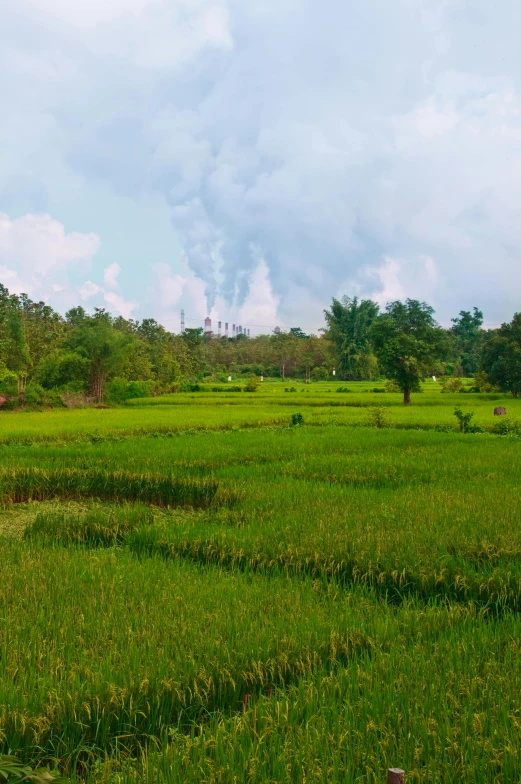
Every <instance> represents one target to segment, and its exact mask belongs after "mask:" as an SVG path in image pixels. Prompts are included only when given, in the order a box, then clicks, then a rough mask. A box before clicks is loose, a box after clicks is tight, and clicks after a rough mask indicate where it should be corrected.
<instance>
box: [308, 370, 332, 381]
mask: <svg viewBox="0 0 521 784" xmlns="http://www.w3.org/2000/svg"><path fill="white" fill-rule="evenodd" d="M311 378H312V379H313V381H327V380H328V379H329V371H328V369H327V368H325V367H314V368H313V369H312V371H311Z"/></svg>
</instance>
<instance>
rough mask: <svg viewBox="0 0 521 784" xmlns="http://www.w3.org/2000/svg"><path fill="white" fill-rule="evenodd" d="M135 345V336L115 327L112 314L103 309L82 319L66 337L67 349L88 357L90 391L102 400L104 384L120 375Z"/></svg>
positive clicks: (97, 398)
mask: <svg viewBox="0 0 521 784" xmlns="http://www.w3.org/2000/svg"><path fill="white" fill-rule="evenodd" d="M135 347H136V338H135V337H134V335H132V334H126V333H124V332H120V331H118V330H117V329H115V328H114V325H113V323H112V319H111V317H110V315H109V314H108V313H106V312H105V311H104V310H100V309H96V311H95V313H94V316H87V317H85V318H83V319H81V320H79V321H78V322H77V325H76V326H75V327H73V329H72V330H71V332H70V333H69V335H68V337H67V340H66V348H69V349H70V350H72V351H74V352H77V353H79V354H81V355H82V356H84V357H85V358H86V359H88V362H89V365H88V368H89V373H88V376H89V386H90V392H91V395H92V396H93V397H94V398H95V399H96V400H102V399H103V393H104V388H105V383H106V382H107V381H109V380H110V379H111V378H114V377H115V376H118V375H120V373H121V371H122V369H123V368H124V367H125V365H126V363H127V362H128V360H129V357H130V356H131V354H132V352H133V351H134V350H135Z"/></svg>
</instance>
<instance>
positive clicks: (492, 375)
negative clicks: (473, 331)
mask: <svg viewBox="0 0 521 784" xmlns="http://www.w3.org/2000/svg"><path fill="white" fill-rule="evenodd" d="M481 363H482V369H483V370H484V371H485V372H486V373H487V375H488V378H489V379H490V381H491V382H492V384H497V385H498V386H499V387H500V388H501V389H502V390H504V391H508V392H510V393H511V394H512V395H513V397H518V396H519V395H520V394H521V313H516V314H515V315H514V318H513V319H512V321H511V322H510V324H502V325H501V327H500V328H499V330H498V331H497V334H496V335H495V336H494V337H492V338H490V340H488V341H487V342H486V343H485V345H484V346H483V353H482V360H481Z"/></svg>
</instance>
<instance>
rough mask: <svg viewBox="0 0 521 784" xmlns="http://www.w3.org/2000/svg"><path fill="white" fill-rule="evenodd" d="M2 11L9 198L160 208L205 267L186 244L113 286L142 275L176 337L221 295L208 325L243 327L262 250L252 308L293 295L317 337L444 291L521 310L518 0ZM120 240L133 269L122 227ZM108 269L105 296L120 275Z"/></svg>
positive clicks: (93, 5)
mask: <svg viewBox="0 0 521 784" xmlns="http://www.w3.org/2000/svg"><path fill="white" fill-rule="evenodd" d="M4 6H5V8H3V9H2V12H1V13H2V15H3V17H4V20H5V22H4V24H2V26H1V27H0V45H3V49H4V51H6V52H7V54H6V55H5V56H4V60H3V63H4V68H3V69H0V82H2V93H3V94H4V93H5V96H6V98H5V100H4V103H3V109H4V114H5V116H6V118H7V119H6V121H5V123H4V124H3V126H2V128H1V129H0V135H1V137H2V138H1V142H2V143H1V145H0V156H1V157H0V169H1V170H2V171H3V172H5V177H4V178H2V177H1V176H0V196H1V197H2V204H4V203H8V200H9V199H10V198H12V199H13V200H15V201H16V199H18V198H21V199H22V200H23V199H26V200H28V199H29V198H33V199H34V200H35V201H38V203H40V202H42V203H45V200H46V199H47V198H48V199H50V198H51V195H48V194H47V190H49V191H50V192H52V198H54V199H55V200H56V203H57V204H61V205H62V208H63V210H64V214H70V213H69V212H68V210H69V209H70V210H71V212H72V211H73V210H74V207H73V206H71V205H73V204H74V198H72V196H71V194H73V192H74V193H76V185H77V186H78V189H80V188H85V190H86V191H89V193H92V194H93V198H94V199H95V195H96V193H97V191H96V188H97V184H98V183H99V182H100V181H101V180H105V181H106V182H107V183H108V185H109V187H111V188H112V189H113V191H114V192H115V193H116V194H117V195H118V197H121V200H122V203H123V202H124V200H125V199H133V200H134V202H135V203H139V200H140V197H142V195H143V194H145V195H149V194H150V193H151V192H153V193H154V194H158V193H159V194H162V195H163V196H164V199H165V200H166V201H167V202H168V204H169V205H170V208H171V212H172V221H173V225H174V227H175V229H176V232H177V236H178V238H179V241H180V243H181V245H182V251H184V254H185V256H186V259H187V260H188V265H189V269H188V268H187V267H186V265H185V262H184V261H183V259H182V255H181V252H179V251H178V248H177V245H176V243H175V241H174V242H173V246H174V250H172V249H170V248H165V249H164V250H163V254H162V255H158V256H157V258H156V255H151V257H150V259H146V260H143V262H139V263H138V262H137V261H134V264H135V267H134V274H133V275H129V274H126V275H124V276H121V282H120V286H119V287H118V288H117V292H118V295H120V296H122V297H127V295H128V296H130V294H128V288H127V287H130V286H131V285H134V280H135V281H136V284H135V285H136V289H135V290H134V291H133V292H132V300H134V299H137V298H138V292H139V291H141V292H147V291H148V292H149V295H150V296H149V300H148V302H147V303H146V307H147V309H148V313H147V315H149V314H150V315H156V316H158V315H159V314H164V315H165V317H168V318H169V319H171V320H172V323H173V324H174V325H175V324H176V323H177V321H178V318H179V316H178V314H177V313H174V312H173V311H174V310H175V309H177V308H179V307H180V306H182V305H183V304H184V303H185V301H186V302H188V303H189V304H188V305H187V306H186V307H185V310H187V313H188V311H189V310H190V311H193V312H194V314H195V315H194V318H196V319H199V317H200V315H201V314H202V315H203V316H204V315H206V307H207V306H206V305H205V304H204V301H203V303H202V304H201V302H200V298H201V297H204V293H206V296H207V297H208V302H209V307H210V308H213V310H212V312H219V313H226V314H227V315H228V314H230V313H234V314H240V313H241V312H242V311H241V308H242V307H243V306H244V303H245V302H246V301H247V300H248V297H249V296H251V286H250V281H251V280H252V279H255V275H256V274H257V272H256V271H257V267H258V263H259V258H262V259H263V260H264V263H265V269H266V270H267V271H266V273H265V274H266V278H265V280H266V286H265V292H264V294H263V293H262V292H263V286H262V285H260V284H259V285H258V286H257V291H258V302H257V304H255V305H253V304H252V305H251V308H253V307H258V308H259V309H261V308H262V307H264V305H263V303H262V302H261V301H260V300H262V299H263V297H264V298H265V302H266V304H265V307H266V310H267V312H268V313H273V310H274V306H273V301H276V302H277V307H276V309H275V313H276V314H278V318H279V319H282V318H285V319H286V320H287V322H288V323H294V322H295V321H296V320H298V321H300V322H301V326H303V327H306V326H307V325H309V326H311V325H313V326H315V324H314V322H315V321H316V320H317V318H319V317H320V315H321V310H322V308H323V307H324V306H326V305H327V304H328V302H329V300H330V297H331V296H332V295H333V294H341V293H348V294H349V293H354V292H355V291H356V292H357V293H358V294H359V295H360V296H368V295H370V294H371V293H373V292H375V295H377V296H379V297H380V298H383V297H384V296H387V294H388V295H389V296H390V298H392V297H394V296H397V295H399V294H400V292H402V293H403V295H404V296H405V295H409V296H417V297H419V298H421V299H424V298H425V299H429V300H432V301H433V304H435V305H436V306H437V307H438V309H439V311H440V312H441V313H440V317H445V318H446V319H447V318H449V317H450V316H451V315H454V314H455V313H457V312H458V310H459V309H460V308H461V307H465V308H469V307H471V306H472V305H473V304H476V305H479V306H480V307H482V308H483V310H484V311H485V316H486V317H488V318H489V320H491V321H501V320H502V319H503V318H506V317H507V316H508V315H509V314H510V313H511V312H512V310H513V309H514V308H515V307H517V302H518V299H519V296H520V294H521V278H520V276H519V258H520V256H521V235H520V233H519V225H520V220H521V144H520V142H521V61H520V60H519V45H518V33H517V31H518V30H519V28H520V26H521V4H519V3H518V2H516V0H505V2H504V4H503V6H502V12H501V14H499V13H498V12H497V8H496V6H495V5H494V4H491V3H490V2H487V0H475V2H473V3H472V4H469V3H468V2H465V1H464V0H369V1H368V0H352V2H349V3H346V2H343V0H324V2H323V3H320V4H317V3H312V2H307V1H306V2H302V0H255V1H254V2H244V0H176V1H175V2H173V3H172V2H170V0H77V2H75V3H71V2H69V0H19V1H18V2H17V3H16V4H14V3H13V4H4ZM476 40H479V42H480V44H479V46H476V43H475V42H476ZM6 58H7V60H6ZM71 75H72V76H74V78H71ZM2 80H3V81H2ZM56 172H59V173H61V175H62V177H63V181H64V182H65V185H63V188H62V191H61V193H59V192H58V190H57V189H56V187H55V183H56V181H57V177H56ZM73 178H75V179H73ZM71 182H72V184H73V186H74V187H72V186H71ZM13 183H15V184H14V185H13ZM13 192H14V193H15V196H11V194H12V193H13ZM57 193H58V195H56V194H57ZM19 194H21V196H20V195H19ZM16 203H17V204H18V201H16ZM24 203H25V202H24ZM78 203H79V202H78ZM82 203H83V204H85V201H84V202H82ZM23 209H24V210H25V211H29V212H36V210H37V209H39V207H34V208H33V207H30V208H28V207H24V208H23ZM49 211H51V212H52V214H56V215H58V216H59V215H60V213H59V212H55V211H54V209H53V210H49ZM12 214H15V213H14V210H13V212H12ZM17 214H18V210H17ZM105 228H106V230H107V231H108V232H109V233H110V231H111V227H110V222H109V221H107V226H106V227H105V226H104V231H105ZM67 236H69V235H67ZM104 239H105V234H104ZM110 240H111V244H110V248H111V253H112V250H113V249H114V250H115V255H114V256H113V257H116V258H118V260H119V262H120V264H121V266H122V267H123V271H124V272H127V264H128V261H127V259H126V258H125V255H124V252H123V253H120V252H119V248H120V247H121V244H120V243H121V242H122V240H121V238H120V236H118V234H117V230H116V229H114V234H113V236H111V238H110ZM118 243H119V244H118ZM105 247H108V243H107V245H105ZM176 254H177V258H176ZM29 255H31V254H29ZM0 258H1V262H0V263H2V264H3V265H4V266H5V267H6V269H7V270H10V271H11V272H14V273H16V274H17V275H18V276H19V277H21V280H22V281H24V280H25V279H26V278H27V277H28V274H26V273H24V275H22V274H21V272H20V271H19V267H18V266H17V265H15V264H13V263H12V262H11V261H10V260H9V259H5V258H3V257H0ZM428 259H430V261H427V260H428ZM156 262H159V263H161V264H163V265H164V268H163V272H160V271H158V270H157V269H156V271H155V272H153V273H152V276H151V277H152V280H149V277H150V269H153V268H154V264H155V263H156ZM166 262H168V264H166ZM108 264H109V262H108V261H106V260H103V265H104V266H105V267H107V269H110V268H111V267H112V264H110V266H108ZM26 267H28V264H26ZM49 270H50V271H49V273H48V277H49V278H50V277H51V276H53V275H55V274H58V273H57V270H58V266H57V265H51V267H50V268H49ZM375 270H377V271H376V272H375ZM498 270H500V274H498ZM89 274H90V273H89ZM107 274H108V276H109V277H108V281H109V282H107V280H105V282H104V284H103V287H104V288H103V290H104V291H109V290H112V289H115V288H116V284H117V282H118V280H119V279H118V278H117V276H116V275H112V273H107ZM154 276H155V277H154ZM86 277H87V275H83V277H82V281H83V280H85V278H86ZM197 278H201V279H202V281H203V282H202V283H201V282H200V281H198V279H197ZM95 279H97V278H95ZM345 281H348V282H349V285H350V287H351V288H350V289H349V290H345V291H339V286H341V285H344V282H345ZM60 285H63V281H60ZM94 285H96V284H94ZM147 286H148V288H147ZM268 286H269V289H270V291H271V295H272V297H273V298H274V299H273V300H271V299H270V294H269V293H268ZM201 292H203V293H201ZM386 292H387V294H386ZM97 295H98V296H101V297H103V295H102V294H101V293H100V292H97ZM141 296H143V295H141ZM125 301H126V300H125ZM120 304H121V303H120ZM317 314H318V317H317ZM239 317H240V318H241V319H242V320H243V321H245V320H246V316H242V315H241V316H239V315H237V318H236V320H238V319H239ZM223 318H225V317H224V316H223ZM230 318H231V316H230ZM266 318H267V319H268V320H269V321H271V318H272V316H269V318H268V316H266ZM263 320H264V319H263Z"/></svg>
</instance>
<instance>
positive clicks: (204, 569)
mask: <svg viewBox="0 0 521 784" xmlns="http://www.w3.org/2000/svg"><path fill="white" fill-rule="evenodd" d="M287 386H288V387H289V386H291V383H290V382H288V384H287ZM295 386H297V385H295ZM337 386H338V385H337ZM344 386H345V385H344ZM349 386H350V387H351V388H352V389H353V391H352V392H351V393H338V394H337V393H336V392H334V390H335V389H336V388H337V387H335V386H334V385H332V384H315V385H310V386H309V388H306V387H304V385H301V386H297V388H298V390H299V391H298V392H296V393H289V392H285V391H284V385H283V384H266V385H264V387H262V388H261V390H260V391H259V393H255V394H252V395H250V396H247V395H246V393H244V392H240V393H227V392H219V393H217V392H216V393H211V392H208V391H204V392H200V393H194V394H193V395H183V396H181V395H175V396H172V398H169V399H168V400H161V399H153V401H145V404H144V405H143V401H140V404H139V405H134V406H128V407H125V408H119V409H111V410H104V411H99V410H82V411H60V412H58V411H57V412H46V413H19V414H7V413H2V414H0V456H1V459H2V466H1V469H0V499H1V503H2V506H1V508H0V559H1V561H0V562H1V564H2V569H1V580H0V753H8V752H14V753H18V754H19V755H20V756H21V757H22V758H23V759H24V761H26V762H28V763H31V764H33V765H35V764H37V763H38V762H40V761H44V762H46V763H48V764H51V765H56V766H57V767H58V768H59V769H60V770H61V771H63V772H65V773H66V774H67V775H68V776H70V777H72V778H75V779H78V780H81V781H88V782H90V783H91V784H94V782H95V783H96V784H98V783H99V782H102V781H103V782H111V783H113V784H116V782H119V783H120V784H126V783H127V782H129V783H130V782H136V781H144V782H147V783H148V782H150V784H151V783H152V782H156V781H165V782H172V783H173V782H185V781H186V782H196V781H197V782H208V783H209V782H223V784H224V782H229V781H236V782H241V783H242V782H244V784H246V783H247V782H248V784H250V783H252V784H253V783H254V782H259V784H260V782H265V781H267V782H278V781H281V782H288V783H289V782H293V781H298V782H300V781H309V782H326V781H327V782H333V783H334V782H352V781H353V782H355V781H356V782H378V781H384V780H385V769H386V767H389V766H395V765H400V766H401V767H404V768H405V769H406V770H407V773H408V778H407V780H408V781H418V782H423V781H425V782H451V783H452V782H454V784H456V782H473V783H474V782H483V784H485V783H488V782H501V784H507V783H508V784H510V782H521V766H520V762H519V760H520V759H521V754H520V751H521V749H520V748H519V737H520V735H519V729H520V726H521V716H520V714H519V708H518V705H517V702H518V693H519V688H520V686H521V657H520V655H519V644H518V640H519V639H521V625H520V624H521V612H520V611H521V529H520V527H519V519H520V512H521V496H520V494H519V487H520V485H521V462H520V460H519V454H520V452H519V450H520V449H521V440H520V439H519V438H517V437H515V435H514V436H511V437H501V436H497V435H493V434H491V433H488V432H482V433H477V434H465V435H463V434H460V433H459V432H457V430H456V422H455V419H454V416H453V409H454V406H455V405H456V404H458V405H459V406H460V407H462V408H463V410H464V411H467V410H474V411H475V419H474V420H473V422H474V421H476V422H477V424H480V425H481V426H482V427H483V428H488V427H490V426H491V425H493V424H494V422H495V421H496V419H495V418H494V416H493V408H494V406H495V405H497V402H496V401H495V400H494V399H493V397H494V396H480V395H470V394H467V395H441V394H440V393H439V388H437V387H436V386H435V385H434V384H432V383H431V384H428V385H426V390H425V393H424V394H421V395H417V396H415V397H414V398H413V400H414V405H413V406H411V407H410V408H405V407H403V406H402V405H401V403H400V397H399V396H398V395H385V394H381V393H373V392H368V391H364V390H365V389H370V388H371V387H372V386H373V385H368V384H365V385H362V384H358V385H349ZM374 386H377V385H374ZM301 388H303V389H304V391H303V392H302V391H300V389H301ZM308 389H309V391H308ZM233 394H234V395H235V398H236V399H238V400H239V401H240V402H239V403H237V404H235V403H233V402H228V399H230V401H231V398H232V395H233ZM174 398H175V399H174ZM328 398H329V401H330V402H328ZM288 399H291V403H290V404H288V403H287V400H288ZM158 400H159V402H157V401H158ZM337 401H339V402H338V403H337ZM333 403H335V405H333ZM375 403H378V404H382V403H383V405H385V406H386V410H387V412H388V416H389V418H390V420H391V424H392V425H393V426H392V427H390V428H385V429H377V428H375V427H367V426H365V423H366V422H367V408H368V406H370V405H374V404H375ZM506 405H507V409H508V410H509V415H510V417H511V418H512V419H515V418H516V413H517V408H518V407H519V401H514V400H508V401H506ZM296 412H301V413H303V415H304V422H305V424H304V426H302V427H291V426H289V421H290V418H291V414H292V413H296Z"/></svg>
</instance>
